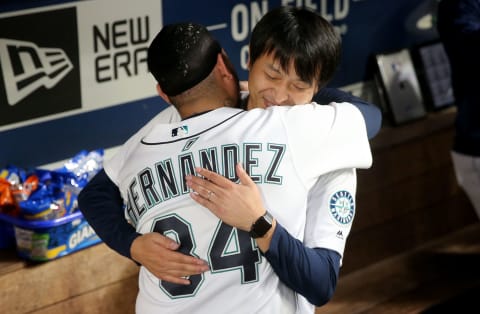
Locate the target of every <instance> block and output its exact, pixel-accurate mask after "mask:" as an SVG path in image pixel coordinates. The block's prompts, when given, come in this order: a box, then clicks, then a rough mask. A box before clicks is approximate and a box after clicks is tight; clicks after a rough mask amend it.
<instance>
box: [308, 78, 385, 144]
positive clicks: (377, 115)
mask: <svg viewBox="0 0 480 314" xmlns="http://www.w3.org/2000/svg"><path fill="white" fill-rule="evenodd" d="M313 101H315V102H316V103H318V104H321V105H326V104H329V103H331V102H349V103H351V104H353V105H354V106H356V107H357V108H358V109H359V110H360V112H361V113H362V115H363V119H364V120H365V124H366V126H367V135H368V138H369V139H372V138H374V137H375V135H377V134H378V132H379V131H380V129H381V127H382V112H381V110H380V108H378V107H377V106H375V105H373V104H371V103H369V102H366V101H364V100H363V99H361V98H359V97H356V96H353V95H352V94H350V93H347V92H344V91H342V90H339V89H336V88H328V87H325V88H322V89H320V91H319V92H318V93H317V94H316V95H315V96H313Z"/></svg>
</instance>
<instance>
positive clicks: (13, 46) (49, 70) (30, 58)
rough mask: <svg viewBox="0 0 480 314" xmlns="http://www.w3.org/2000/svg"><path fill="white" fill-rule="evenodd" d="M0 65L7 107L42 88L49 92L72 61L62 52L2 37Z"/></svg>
mask: <svg viewBox="0 0 480 314" xmlns="http://www.w3.org/2000/svg"><path fill="white" fill-rule="evenodd" d="M0 63H1V64H2V72H3V79H4V82H5V91H6V96H7V101H8V104H9V105H10V106H14V105H15V104H17V103H18V102H19V101H21V100H22V99H24V98H25V97H27V96H28V95H30V94H31V93H33V92H34V91H35V90H37V89H39V88H40V87H42V86H43V87H45V88H46V89H51V88H52V87H54V86H55V85H57V84H58V82H60V81H61V80H62V78H64V77H65V75H67V74H68V73H69V72H70V71H71V70H72V69H73V65H72V62H71V61H70V59H69V58H68V56H67V55H66V53H65V51H63V50H62V49H59V48H47V47H38V46H37V45H36V44H34V43H32V42H27V41H19V40H13V39H2V38H0Z"/></svg>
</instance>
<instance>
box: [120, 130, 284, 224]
mask: <svg viewBox="0 0 480 314" xmlns="http://www.w3.org/2000/svg"><path fill="white" fill-rule="evenodd" d="M197 139H198V137H194V138H191V139H188V140H187V141H186V143H185V146H184V148H183V149H182V153H181V154H179V155H178V156H175V157H173V158H172V157H169V158H167V159H163V160H158V161H155V162H154V164H153V165H150V166H148V167H144V168H142V169H141V170H140V171H139V172H138V173H136V174H135V175H134V176H133V177H132V179H131V180H130V183H129V184H128V201H127V208H126V210H127V213H128V216H129V218H130V219H131V220H132V222H133V223H136V222H138V220H139V219H140V218H141V217H142V216H143V215H144V214H145V213H146V212H147V211H148V209H150V208H152V207H154V206H156V205H157V204H159V203H161V202H164V201H167V200H170V199H172V198H175V197H179V196H182V195H185V194H189V193H190V190H189V188H188V187H187V185H186V181H185V176H186V175H189V174H195V167H202V168H206V169H209V170H211V171H214V172H217V173H219V174H221V175H223V176H225V177H226V178H228V179H229V180H231V181H233V182H237V181H238V180H239V178H238V176H237V174H236V172H235V165H236V164H238V163H239V162H242V164H243V166H244V168H245V170H246V171H247V173H248V174H249V175H250V177H251V179H252V180H253V181H254V182H256V183H266V184H282V179H283V176H282V175H281V174H279V173H278V169H279V167H280V164H281V163H282V159H283V155H284V153H285V150H286V145H285V144H277V143H244V144H242V145H241V146H240V145H238V144H236V143H230V144H223V145H221V146H220V147H206V148H202V149H199V150H198V151H195V152H192V151H191V150H190V148H192V146H193V145H192V143H193V142H196V141H197ZM143 144H146V145H149V144H152V143H148V142H143ZM195 147H196V146H195ZM241 156H242V158H241ZM175 159H176V161H174V160H175ZM260 160H261V161H262V163H263V164H268V165H269V166H268V167H263V170H262V167H259V163H260Z"/></svg>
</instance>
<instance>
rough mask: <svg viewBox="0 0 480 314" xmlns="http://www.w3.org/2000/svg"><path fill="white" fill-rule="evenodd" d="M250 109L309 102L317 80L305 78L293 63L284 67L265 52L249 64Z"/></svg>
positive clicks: (314, 91)
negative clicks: (303, 79) (310, 80)
mask: <svg viewBox="0 0 480 314" xmlns="http://www.w3.org/2000/svg"><path fill="white" fill-rule="evenodd" d="M248 89H249V98H248V105H247V109H248V110H250V109H253V108H266V107H269V106H284V105H289V106H291V105H298V104H305V103H310V102H311V101H312V98H313V95H314V94H315V93H316V92H317V91H318V82H306V81H302V79H300V77H299V76H298V75H297V72H296V71H295V67H294V65H293V62H290V64H289V65H288V69H283V68H282V67H281V64H280V62H279V61H278V60H277V59H275V57H274V54H273V53H270V54H264V55H262V56H261V57H259V58H257V59H256V60H255V63H253V64H251V65H250V73H249V76H248Z"/></svg>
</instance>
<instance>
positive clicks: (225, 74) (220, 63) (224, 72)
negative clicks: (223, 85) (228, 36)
mask: <svg viewBox="0 0 480 314" xmlns="http://www.w3.org/2000/svg"><path fill="white" fill-rule="evenodd" d="M223 58H224V57H223V52H221V53H219V54H218V55H217V67H218V71H220V75H221V76H222V78H226V79H228V80H231V79H233V73H232V72H231V70H230V69H229V68H228V66H227V65H226V64H225V60H223ZM225 58H228V57H227V56H225Z"/></svg>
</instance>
